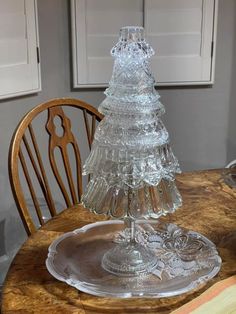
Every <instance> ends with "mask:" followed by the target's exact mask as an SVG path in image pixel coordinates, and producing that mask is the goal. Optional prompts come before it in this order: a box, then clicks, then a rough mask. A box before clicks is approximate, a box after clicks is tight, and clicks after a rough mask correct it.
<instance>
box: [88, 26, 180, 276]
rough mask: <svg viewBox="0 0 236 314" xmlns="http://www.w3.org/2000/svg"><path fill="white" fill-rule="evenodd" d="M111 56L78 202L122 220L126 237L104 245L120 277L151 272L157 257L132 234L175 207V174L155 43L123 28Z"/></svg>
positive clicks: (106, 262) (106, 259)
mask: <svg viewBox="0 0 236 314" xmlns="http://www.w3.org/2000/svg"><path fill="white" fill-rule="evenodd" d="M111 54H112V56H113V57H114V58H115V62H114V68H113V73H112V77H111V80H110V83H109V87H108V88H107V89H106V91H105V95H106V98H105V100H104V101H103V102H102V103H101V104H100V106H99V111H100V112H101V113H103V114H104V119H103V120H102V121H101V122H100V124H99V125H98V127H97V130H96V132H95V136H94V142H93V146H92V150H91V153H90V155H89V157H88V159H87V160H86V163H85V165H84V170H83V173H84V174H85V175H90V176H91V179H90V182H89V184H88V186H87V189H86V191H85V193H84V195H83V197H82V202H83V204H84V206H85V207H86V208H89V209H90V210H92V211H93V212H95V213H97V214H107V215H108V216H110V217H112V218H115V219H122V220H124V223H125V226H126V230H128V235H129V237H128V239H127V241H125V242H124V243H122V244H117V245H116V246H115V247H114V248H112V249H110V250H108V251H107V252H106V253H105V255H104V256H103V259H102V266H103V268H104V269H105V270H107V271H108V272H111V273H113V274H116V275H118V276H139V275H140V274H147V273H149V272H151V271H152V270H153V269H154V268H155V267H156V264H157V262H158V261H157V259H158V258H157V257H156V256H154V255H153V253H152V252H151V251H150V250H149V249H148V248H147V247H145V246H144V245H142V244H140V243H138V241H137V240H136V224H135V223H136V221H137V220H139V219H158V218H159V217H160V216H162V215H166V214H168V213H172V212H174V211H175V210H176V209H177V208H178V207H179V206H181V196H180V194H179V192H178V190H177V188H176V185H175V174H176V173H178V172H180V169H179V165H178V161H177V160H176V158H175V156H174V155H173V152H172V150H171V147H170V144H169V135H168V132H167V130H166V128H165V126H164V124H163V122H162V121H161V116H162V115H163V114H164V107H163V105H162V104H161V103H160V100H159V98H160V96H159V94H158V93H157V91H156V90H155V88H154V84H155V81H154V78H153V76H152V74H151V71H150V62H149V58H150V57H151V56H152V55H153V54H154V51H153V49H152V48H151V47H150V45H149V44H148V43H147V42H146V41H145V39H144V30H143V28H142V27H124V28H122V29H121V31H120V38H119V41H118V43H117V44H116V45H115V47H114V48H113V49H112V50H111Z"/></svg>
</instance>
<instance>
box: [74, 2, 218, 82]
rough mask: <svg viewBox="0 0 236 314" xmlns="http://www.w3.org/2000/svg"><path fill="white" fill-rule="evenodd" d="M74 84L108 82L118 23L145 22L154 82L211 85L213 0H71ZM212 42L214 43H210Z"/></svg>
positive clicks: (135, 23) (213, 38)
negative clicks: (152, 53) (111, 53)
mask: <svg viewBox="0 0 236 314" xmlns="http://www.w3.org/2000/svg"><path fill="white" fill-rule="evenodd" d="M71 4H72V5H71V7H72V12H71V14H72V36H73V38H72V42H73V71H74V76H73V77H74V87H96V86H97V87H98V86H106V85H107V83H108V81H109V79H110V77H111V72H112V65H113V60H112V58H111V56H110V49H111V48H112V46H113V45H114V44H115V43H116V42H117V39H118V31H119V29H120V28H121V27H122V26H127V25H139V26H144V27H145V31H146V37H147V40H148V41H149V42H150V44H151V45H152V46H153V48H154V49H155V51H156V55H155V56H154V57H153V58H152V60H151V62H152V70H153V74H154V76H155V78H156V79H157V85H186V84H188V85H189V84H212V83H213V80H214V59H215V39H216V17H217V6H218V1H217V0H129V1H126V0H71ZM213 43H214V44H213Z"/></svg>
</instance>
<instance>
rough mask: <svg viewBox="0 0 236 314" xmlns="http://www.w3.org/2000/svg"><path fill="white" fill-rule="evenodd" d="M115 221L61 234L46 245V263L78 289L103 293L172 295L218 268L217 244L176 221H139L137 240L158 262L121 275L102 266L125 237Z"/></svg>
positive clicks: (131, 295)
mask: <svg viewBox="0 0 236 314" xmlns="http://www.w3.org/2000/svg"><path fill="white" fill-rule="evenodd" d="M128 233H129V229H124V223H123V222H122V221H119V220H109V221H104V222H96V223H92V224H88V225H86V226H84V227H82V228H80V229H76V230H74V231H73V232H68V233H65V234H64V235H62V236H60V237H59V238H58V239H56V240H55V241H54V242H53V243H52V244H51V245H50V247H49V253H48V258H47V260H46V266H47V269H48V271H49V272H50V273H51V275H52V276H54V277H55V278H56V279H58V280H61V281H64V282H66V283H67V284H68V285H71V286H73V287H75V288H77V289H78V290H80V291H83V292H86V293H89V294H92V295H97V296H106V297H117V298H128V297H151V298H160V297H170V296H174V295H179V294H182V293H185V292H187V291H190V290H192V289H194V288H196V287H198V286H201V285H203V284H204V283H205V282H206V281H208V280H210V279H211V278H212V277H214V276H215V275H216V274H217V273H218V272H219V270H220V267H221V258H220V257H219V255H218V253H217V251H216V248H215V245H214V244H213V243H212V242H211V241H210V240H208V239H207V238H206V237H204V236H203V235H201V234H199V233H197V232H194V231H188V230H185V229H181V228H179V227H178V226H176V225H174V224H161V223H158V222H156V221H147V220H145V221H138V222H137V229H136V241H137V242H139V243H141V244H142V245H145V246H148V247H149V248H150V249H151V250H152V251H153V252H154V253H155V254H156V255H157V257H158V264H157V266H156V268H155V269H154V271H153V272H152V273H150V274H148V275H143V276H142V275H140V276H137V277H122V276H120V277H119V276H117V275H113V274H112V273H109V272H107V271H105V270H104V269H103V268H102V266H101V260H102V257H103V255H104V253H105V252H106V251H107V250H108V249H111V248H112V247H113V246H114V245H117V243H124V242H126V241H127V239H128V238H129V234H128Z"/></svg>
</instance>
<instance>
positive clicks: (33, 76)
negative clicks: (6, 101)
mask: <svg viewBox="0 0 236 314" xmlns="http://www.w3.org/2000/svg"><path fill="white" fill-rule="evenodd" d="M36 13H37V10H36V1H34V0H7V1H6V0H0V99H3V98H8V97H13V96H18V95H24V94H29V93H33V92H36V91H39V90H40V85H41V84H40V83H41V82H40V66H39V60H38V51H37V49H38V35H37V16H36Z"/></svg>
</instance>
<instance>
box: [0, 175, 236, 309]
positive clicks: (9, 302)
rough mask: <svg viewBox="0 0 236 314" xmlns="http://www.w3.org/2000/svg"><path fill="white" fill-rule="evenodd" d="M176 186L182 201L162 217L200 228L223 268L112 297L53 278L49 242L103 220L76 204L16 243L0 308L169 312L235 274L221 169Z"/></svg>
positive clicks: (235, 212)
mask: <svg viewBox="0 0 236 314" xmlns="http://www.w3.org/2000/svg"><path fill="white" fill-rule="evenodd" d="M177 185H178V188H179V190H180V193H181V194H182V197H183V206H182V207H181V208H180V209H178V210H177V211H176V212H175V213H174V214H171V215H169V216H167V217H164V218H162V219H161V220H164V221H167V222H172V223H176V224H178V225H179V226H182V227H185V228H187V229H190V230H194V231H197V232H200V233H201V234H203V235H205V236H206V237H208V238H209V239H210V240H211V241H213V242H214V243H215V244H216V246H217V249H218V252H219V254H220V256H221V258H222V268H221V270H220V272H219V273H218V275H217V276H216V277H214V278H213V279H211V280H210V281H209V282H208V283H207V284H204V285H203V286H201V287H200V288H198V289H196V290H193V291H191V292H188V293H185V294H182V295H180V296H175V297H171V298H161V299H151V298H150V299H147V298H143V299H142V298H139V299H115V298H102V297H96V296H92V295H88V294H86V293H83V292H80V291H78V290H76V289H75V288H73V287H71V286H69V285H67V284H66V283H64V282H60V281H58V280H56V279H54V278H53V277H52V276H51V275H50V274H49V273H48V271H47V269H46V266H45V260H46V258H47V253H48V247H49V245H50V244H51V242H52V241H53V240H55V239H56V238H57V237H58V236H60V235H62V234H63V233H65V232H68V231H72V230H74V229H77V228H79V227H82V226H83V225H85V224H88V223H91V222H95V221H98V220H102V219H104V218H102V217H101V216H97V215H95V214H92V213H90V212H88V211H87V210H86V209H84V208H83V207H82V206H81V205H79V206H77V207H75V208H70V209H66V210H65V211H63V212H62V213H60V214H59V215H58V216H56V217H54V218H52V219H51V220H50V221H49V222H48V223H47V224H45V225H44V226H43V227H42V228H41V229H39V230H38V231H37V232H36V233H35V234H33V235H32V236H30V237H29V238H28V240H27V241H26V242H25V243H24V245H23V246H22V247H21V249H20V250H19V252H18V254H17V255H16V257H15V259H14V260H13V263H12V265H11V267H10V269H9V272H8V275H7V278H6V280H5V284H4V289H3V295H2V313H3V314H10V313H24V314H28V313H50V314H54V313H64V314H66V313H68V314H70V313H77V314H82V313H83V314H95V313H99V314H106V313H117V314H126V313H135V314H140V313H142V314H143V313H171V311H173V310H175V309H177V308H179V307H180V306H181V305H183V304H185V303H186V302H188V301H190V300H192V299H193V298H195V297H197V296H198V295H199V294H201V293H202V292H203V291H205V290H206V289H207V288H209V287H210V286H212V285H213V284H214V283H216V282H217V281H220V280H222V279H225V278H227V277H229V276H231V275H234V274H236V189H232V188H230V187H229V186H227V185H226V184H225V183H224V181H223V179H222V171H221V170H208V171H198V172H187V173H183V174H181V175H178V176H177Z"/></svg>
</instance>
